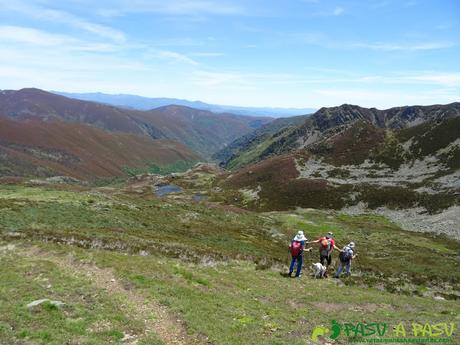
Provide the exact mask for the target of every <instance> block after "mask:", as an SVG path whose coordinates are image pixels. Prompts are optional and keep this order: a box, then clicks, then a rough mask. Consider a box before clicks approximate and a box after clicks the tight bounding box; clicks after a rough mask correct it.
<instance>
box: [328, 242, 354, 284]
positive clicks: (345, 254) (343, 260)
mask: <svg viewBox="0 0 460 345" xmlns="http://www.w3.org/2000/svg"><path fill="white" fill-rule="evenodd" d="M354 250H355V243H354V242H350V243H349V244H347V245H346V246H345V247H343V249H342V250H341V251H340V254H339V260H340V263H339V268H338V269H337V272H336V273H335V276H334V278H339V277H340V274H341V273H342V270H343V268H344V267H345V274H346V275H347V276H350V275H351V272H350V267H351V261H352V260H353V259H354V258H356V257H357V256H358V254H355V252H354Z"/></svg>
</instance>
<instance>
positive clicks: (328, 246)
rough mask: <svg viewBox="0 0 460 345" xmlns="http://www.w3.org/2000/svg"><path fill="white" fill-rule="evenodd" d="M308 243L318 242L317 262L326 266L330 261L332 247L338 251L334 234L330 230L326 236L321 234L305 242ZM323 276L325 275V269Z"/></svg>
mask: <svg viewBox="0 0 460 345" xmlns="http://www.w3.org/2000/svg"><path fill="white" fill-rule="evenodd" d="M310 243H319V262H320V263H321V265H323V266H326V267H329V265H330V264H331V263H332V251H333V250H334V249H336V250H338V251H340V249H339V248H338V247H337V246H336V245H335V240H334V234H333V233H332V232H328V233H327V235H326V236H322V237H320V238H319V239H317V240H316V241H311V242H308V243H307V244H310ZM324 277H327V270H326V273H325V274H324Z"/></svg>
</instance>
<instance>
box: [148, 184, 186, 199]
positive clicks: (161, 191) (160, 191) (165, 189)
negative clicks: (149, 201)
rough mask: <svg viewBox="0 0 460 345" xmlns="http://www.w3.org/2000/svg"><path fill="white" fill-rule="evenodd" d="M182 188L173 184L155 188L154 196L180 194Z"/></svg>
mask: <svg viewBox="0 0 460 345" xmlns="http://www.w3.org/2000/svg"><path fill="white" fill-rule="evenodd" d="M182 191H183V190H182V188H181V187H179V186H176V185H173V184H168V185H165V186H161V187H157V189H156V190H155V195H156V196H165V195H168V194H171V193H182Z"/></svg>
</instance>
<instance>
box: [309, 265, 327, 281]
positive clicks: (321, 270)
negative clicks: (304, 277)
mask: <svg viewBox="0 0 460 345" xmlns="http://www.w3.org/2000/svg"><path fill="white" fill-rule="evenodd" d="M311 269H312V270H313V276H314V277H315V278H324V275H325V274H326V266H323V265H321V264H320V263H319V262H317V263H316V264H312V265H311Z"/></svg>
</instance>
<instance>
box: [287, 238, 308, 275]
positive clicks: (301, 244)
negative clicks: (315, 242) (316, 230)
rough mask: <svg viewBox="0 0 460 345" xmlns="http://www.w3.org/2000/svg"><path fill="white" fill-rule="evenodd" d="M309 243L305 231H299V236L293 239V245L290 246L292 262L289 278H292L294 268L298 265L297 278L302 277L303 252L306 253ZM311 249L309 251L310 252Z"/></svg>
mask: <svg viewBox="0 0 460 345" xmlns="http://www.w3.org/2000/svg"><path fill="white" fill-rule="evenodd" d="M306 242H307V238H306V237H305V235H304V234H303V231H299V232H298V233H297V235H295V237H294V238H293V239H292V241H291V244H290V245H289V250H290V252H291V256H292V260H291V265H290V266H289V277H292V273H293V272H294V266H295V264H296V263H297V270H296V274H295V277H296V278H300V277H301V275H302V274H301V271H302V263H303V252H304V251H305V243H306ZM310 250H311V248H309V249H307V251H310Z"/></svg>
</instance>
